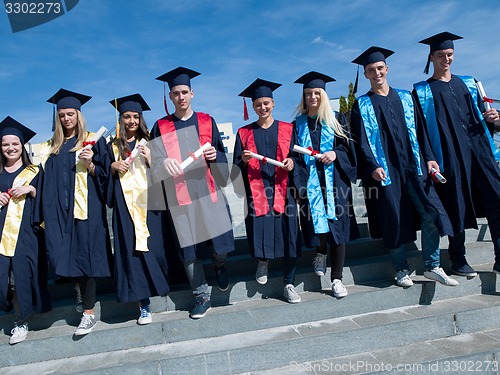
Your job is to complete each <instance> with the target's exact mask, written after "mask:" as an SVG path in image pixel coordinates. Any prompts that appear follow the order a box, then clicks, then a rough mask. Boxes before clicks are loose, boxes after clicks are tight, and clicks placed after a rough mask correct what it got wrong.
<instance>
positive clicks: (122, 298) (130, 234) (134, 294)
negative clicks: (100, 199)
mask: <svg viewBox="0 0 500 375" xmlns="http://www.w3.org/2000/svg"><path fill="white" fill-rule="evenodd" d="M111 104H112V105H114V106H115V107H116V109H117V111H118V112H119V114H120V117H119V120H118V127H117V137H116V138H115V139H114V140H113V141H111V142H110V143H108V153H107V155H108V157H109V164H110V168H111V173H110V176H109V185H108V194H107V199H108V205H109V207H111V208H113V240H114V261H115V262H114V277H115V284H116V295H117V299H118V302H133V301H139V308H140V316H139V319H138V320H137V323H138V324H141V325H143V324H149V323H151V321H152V314H151V310H150V306H149V305H150V299H149V297H152V296H163V295H166V294H167V292H168V291H169V286H168V282H167V259H166V255H165V248H164V240H163V228H164V225H165V223H164V214H163V213H162V211H157V210H151V209H148V208H149V206H150V201H151V199H150V193H151V190H149V189H148V181H150V176H149V174H150V171H149V166H150V164H151V154H150V150H149V148H148V147H147V146H146V145H145V144H141V143H142V142H144V143H145V141H148V140H149V132H148V129H147V126H146V122H145V121H144V117H143V115H142V112H143V111H146V110H149V109H150V108H149V106H148V105H147V103H146V102H145V101H144V99H143V98H142V96H141V95H140V94H133V95H129V96H126V97H122V98H119V99H116V100H112V101H111Z"/></svg>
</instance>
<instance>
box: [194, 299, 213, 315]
mask: <svg viewBox="0 0 500 375" xmlns="http://www.w3.org/2000/svg"><path fill="white" fill-rule="evenodd" d="M211 307H212V304H211V303H210V298H209V297H204V296H198V297H196V302H195V304H194V307H193V310H191V313H190V314H189V316H190V318H191V319H200V318H203V317H204V316H205V314H206V313H207V311H208V310H210V308H211Z"/></svg>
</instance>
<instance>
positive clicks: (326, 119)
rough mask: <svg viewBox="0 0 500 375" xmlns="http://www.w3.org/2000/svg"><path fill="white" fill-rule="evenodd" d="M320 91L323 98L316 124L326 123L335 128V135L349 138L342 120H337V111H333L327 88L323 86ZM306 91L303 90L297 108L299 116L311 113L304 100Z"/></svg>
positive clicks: (296, 112)
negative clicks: (324, 88) (341, 122)
mask: <svg viewBox="0 0 500 375" xmlns="http://www.w3.org/2000/svg"><path fill="white" fill-rule="evenodd" d="M318 89H319V92H320V98H321V103H320V105H319V108H318V117H317V118H316V126H317V125H318V123H320V124H322V125H326V126H328V127H330V128H331V129H333V132H334V133H335V135H337V136H339V137H342V138H345V139H347V140H349V137H348V136H347V134H346V132H345V130H344V128H343V127H342V125H341V124H340V122H339V121H338V120H337V118H336V117H335V113H334V111H333V108H332V106H331V104H330V98H329V97H328V95H327V93H326V91H325V90H323V89H322V88H318ZM304 97H305V96H304V93H303V91H302V98H301V99H300V103H299V105H298V106H297V109H296V110H295V116H294V117H297V116H299V115H303V114H307V113H309V109H308V108H307V104H306V102H305V100H304Z"/></svg>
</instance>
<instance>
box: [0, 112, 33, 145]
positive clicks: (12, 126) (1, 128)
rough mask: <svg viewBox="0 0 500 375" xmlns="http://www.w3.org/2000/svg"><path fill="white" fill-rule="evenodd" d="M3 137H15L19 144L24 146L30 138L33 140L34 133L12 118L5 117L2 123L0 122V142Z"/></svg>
mask: <svg viewBox="0 0 500 375" xmlns="http://www.w3.org/2000/svg"><path fill="white" fill-rule="evenodd" d="M4 135H17V136H18V137H19V140H20V141H21V143H22V144H23V145H24V144H25V143H26V142H28V141H29V140H30V139H31V138H33V137H34V136H35V135H36V133H35V132H34V131H33V130H31V129H29V128H27V127H26V126H24V125H23V124H21V123H20V122H18V121H16V120H14V119H13V118H12V117H10V116H7V117H6V118H4V119H3V121H2V122H0V140H1V139H2V137H3V136H4Z"/></svg>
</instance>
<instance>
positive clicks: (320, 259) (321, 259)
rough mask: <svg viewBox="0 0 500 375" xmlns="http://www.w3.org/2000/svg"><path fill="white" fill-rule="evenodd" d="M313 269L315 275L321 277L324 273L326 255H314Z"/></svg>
mask: <svg viewBox="0 0 500 375" xmlns="http://www.w3.org/2000/svg"><path fill="white" fill-rule="evenodd" d="M313 267H314V273H315V274H316V275H318V276H323V275H324V274H325V273H326V254H321V253H316V256H315V257H314V262H313Z"/></svg>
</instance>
